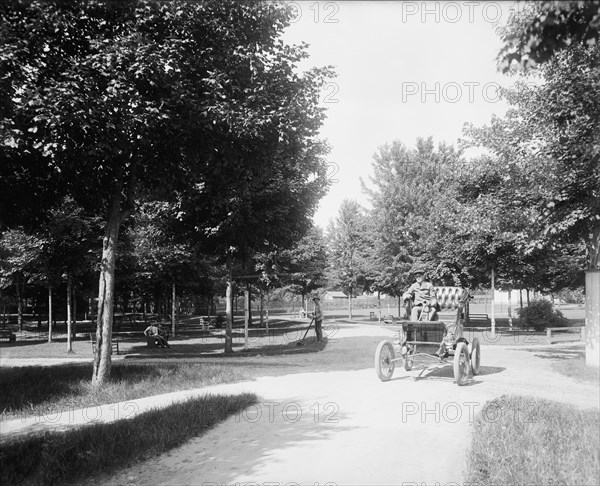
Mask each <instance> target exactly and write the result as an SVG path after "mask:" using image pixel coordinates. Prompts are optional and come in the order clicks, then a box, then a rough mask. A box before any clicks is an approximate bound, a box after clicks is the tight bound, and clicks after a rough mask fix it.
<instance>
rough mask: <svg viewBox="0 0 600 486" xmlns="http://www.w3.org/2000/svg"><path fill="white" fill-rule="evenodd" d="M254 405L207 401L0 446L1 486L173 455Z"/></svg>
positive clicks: (247, 397) (222, 398)
mask: <svg viewBox="0 0 600 486" xmlns="http://www.w3.org/2000/svg"><path fill="white" fill-rule="evenodd" d="M256 401H257V397H256V396H255V395H253V394H241V395H235V396H230V395H219V396H205V397H201V398H195V399H191V400H189V401H186V402H183V403H177V404H174V405H171V406H170V407H167V408H164V409H160V410H151V411H149V412H146V413H143V414H140V415H138V416H136V417H134V418H132V419H130V420H121V421H118V422H114V423H110V424H95V425H89V426H84V427H80V428H77V429H75V430H70V431H68V432H64V433H60V432H47V433H44V434H37V435H32V436H28V437H25V438H20V439H15V440H13V441H10V442H6V443H4V444H2V445H1V446H0V484H36V485H37V484H39V485H46V484H62V483H67V482H73V481H81V480H83V479H84V478H86V477H90V476H93V475H97V474H100V473H109V472H111V473H112V472H115V470H116V469H117V468H121V467H126V466H128V465H131V464H133V463H134V462H138V461H141V460H144V459H147V458H149V457H151V456H153V455H156V454H160V453H162V452H165V451H168V450H170V449H173V448H174V447H177V446H178V445H180V444H182V443H184V442H185V441H187V440H189V439H190V438H192V437H195V436H198V435H200V434H202V433H203V432H205V431H206V429H207V428H208V427H211V426H212V425H214V424H215V423H217V422H219V421H221V420H223V419H225V418H226V417H227V416H228V415H231V414H234V413H236V412H239V411H241V410H243V409H245V408H246V407H248V406H250V405H252V404H254V403H256Z"/></svg>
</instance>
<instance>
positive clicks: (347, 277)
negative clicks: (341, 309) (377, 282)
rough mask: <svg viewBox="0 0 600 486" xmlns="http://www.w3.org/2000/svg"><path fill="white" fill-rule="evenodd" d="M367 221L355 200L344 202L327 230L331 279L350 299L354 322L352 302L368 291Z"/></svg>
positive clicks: (349, 312) (349, 310) (349, 315)
mask: <svg viewBox="0 0 600 486" xmlns="http://www.w3.org/2000/svg"><path fill="white" fill-rule="evenodd" d="M366 229H367V220H366V216H365V214H364V210H363V208H362V207H361V206H360V205H359V204H358V203H357V202H356V201H354V200H350V199H346V200H344V201H342V204H341V205H340V209H339V211H338V215H337V217H336V218H335V219H333V220H331V221H330V223H329V227H328V228H327V240H328V250H329V265H330V267H329V278H330V282H331V284H332V285H333V287H334V288H337V289H339V290H342V291H343V292H344V293H345V294H346V295H347V296H348V317H349V318H350V319H351V318H352V298H353V297H356V296H357V295H360V294H362V293H363V292H364V290H365V289H366V288H367V280H366V259H367V255H368V254H369V253H370V250H371V248H369V246H368V244H369V240H368V239H367V238H366V234H367V232H366Z"/></svg>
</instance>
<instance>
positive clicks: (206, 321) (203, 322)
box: [200, 316, 217, 331]
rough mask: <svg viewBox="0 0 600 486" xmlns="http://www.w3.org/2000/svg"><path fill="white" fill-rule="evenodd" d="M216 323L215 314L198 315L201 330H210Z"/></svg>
mask: <svg viewBox="0 0 600 486" xmlns="http://www.w3.org/2000/svg"><path fill="white" fill-rule="evenodd" d="M216 323H217V316H211V317H210V318H209V317H208V316H200V330H201V331H210V330H211V329H214V327H215V326H216Z"/></svg>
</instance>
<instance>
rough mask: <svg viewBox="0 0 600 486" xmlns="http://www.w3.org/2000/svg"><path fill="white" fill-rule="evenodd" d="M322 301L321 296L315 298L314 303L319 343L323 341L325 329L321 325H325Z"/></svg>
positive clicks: (314, 316)
mask: <svg viewBox="0 0 600 486" xmlns="http://www.w3.org/2000/svg"><path fill="white" fill-rule="evenodd" d="M320 301H321V299H319V296H317V295H315V296H314V297H313V302H314V303H315V308H314V311H313V318H314V320H315V332H316V334H317V342H319V341H322V340H323V329H322V328H321V325H322V324H323V311H322V310H321V304H320Z"/></svg>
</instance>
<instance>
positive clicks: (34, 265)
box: [0, 229, 44, 331]
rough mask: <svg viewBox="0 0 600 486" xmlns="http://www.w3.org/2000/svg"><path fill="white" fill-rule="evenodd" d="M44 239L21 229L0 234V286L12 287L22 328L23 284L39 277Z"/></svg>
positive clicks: (21, 327)
mask: <svg viewBox="0 0 600 486" xmlns="http://www.w3.org/2000/svg"><path fill="white" fill-rule="evenodd" d="M43 245H44V239H43V238H42V237H40V236H39V235H34V234H29V233H26V232H25V231H23V230H21V229H16V230H9V231H5V232H4V233H3V234H1V235H0V286H1V287H2V288H7V287H14V289H15V294H16V297H17V305H18V318H17V320H18V324H19V329H20V330H21V331H22V330H23V298H24V295H25V286H26V284H27V282H28V281H30V280H31V279H33V278H39V274H40V271H39V269H40V267H41V265H40V263H41V259H40V257H41V253H42V247H43Z"/></svg>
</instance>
